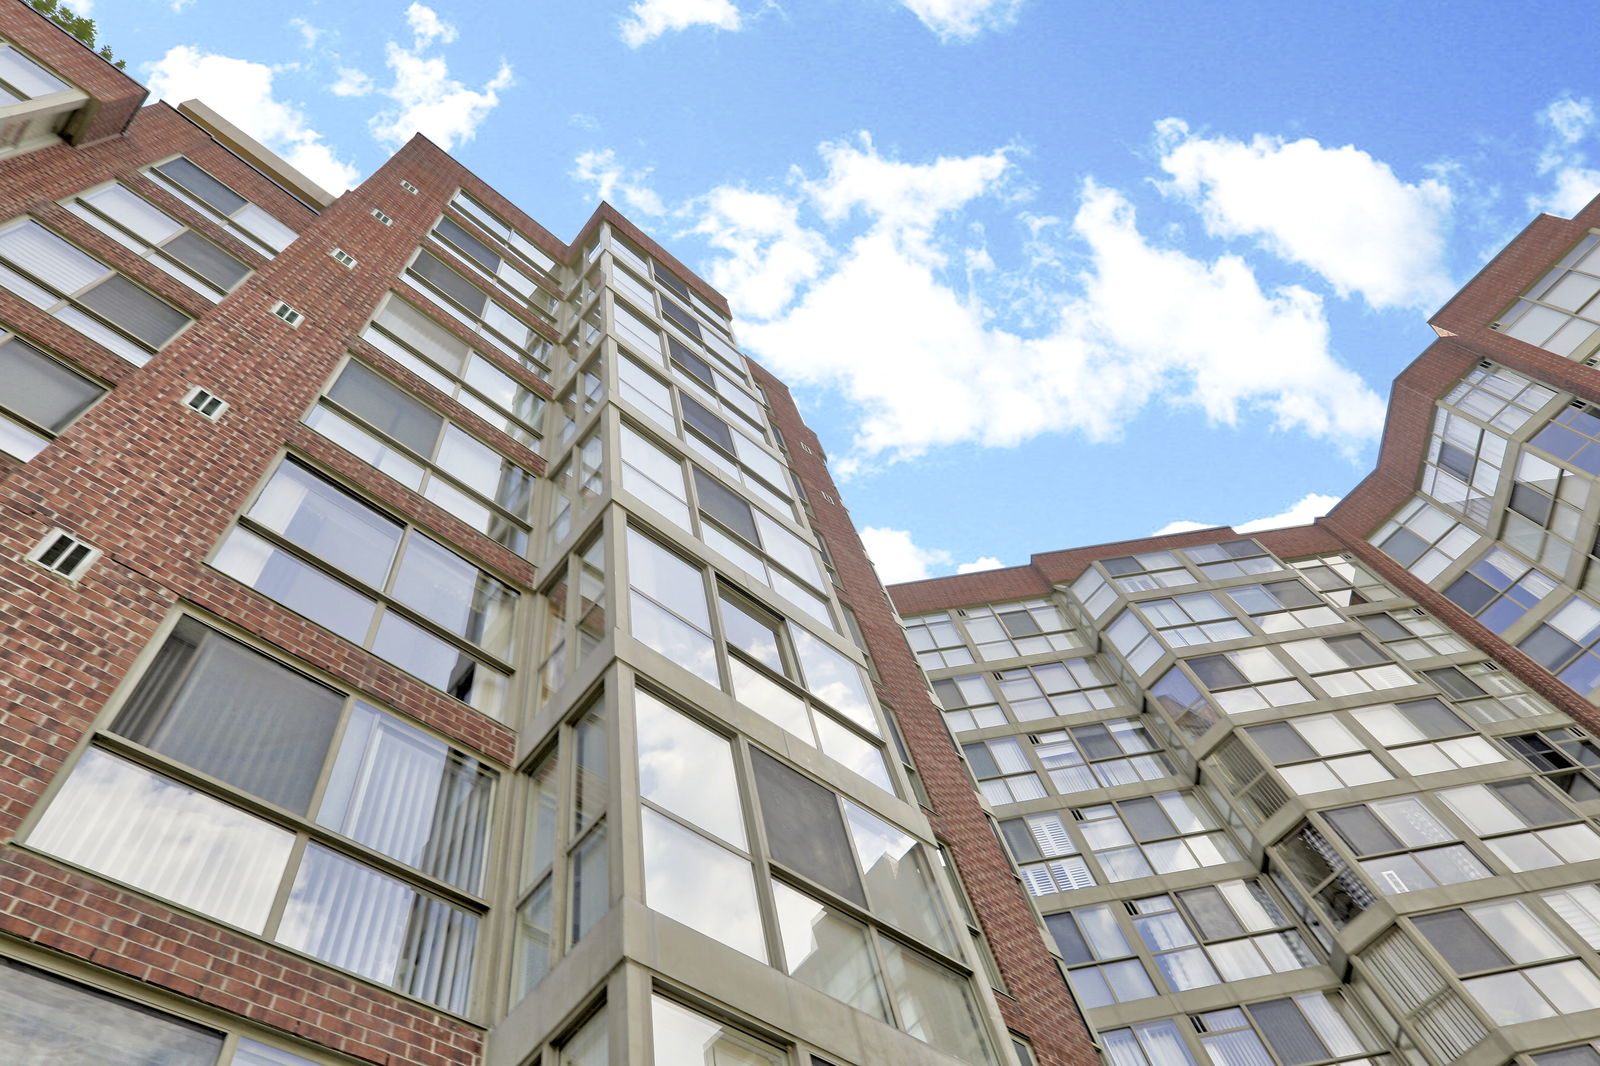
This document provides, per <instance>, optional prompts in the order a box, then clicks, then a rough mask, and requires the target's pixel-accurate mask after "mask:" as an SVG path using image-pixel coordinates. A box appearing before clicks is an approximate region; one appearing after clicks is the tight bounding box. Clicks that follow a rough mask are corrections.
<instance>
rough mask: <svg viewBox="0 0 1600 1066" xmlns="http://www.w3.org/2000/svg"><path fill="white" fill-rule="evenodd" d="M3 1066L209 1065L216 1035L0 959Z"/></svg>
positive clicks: (218, 1044) (217, 1048) (217, 1046)
mask: <svg viewBox="0 0 1600 1066" xmlns="http://www.w3.org/2000/svg"><path fill="white" fill-rule="evenodd" d="M0 1049H4V1051H3V1055H4V1061H5V1062H6V1063H7V1066H107V1064H109V1063H137V1064H139V1066H144V1064H147V1063H148V1064H151V1066H212V1064H213V1063H215V1062H216V1061H217V1056H218V1055H219V1054H221V1052H222V1034H221V1033H214V1032H212V1031H211V1030H209V1029H202V1028H200V1027H199V1026H198V1025H191V1024H190V1023H188V1022H184V1021H179V1020H178V1019H177V1018H172V1017H169V1016H167V1015H165V1014H159V1013H157V1012H155V1011H153V1010H149V1009H148V1008H145V1007H141V1006H137V1005H135V1004H133V1003H128V1002H126V1001H124V1000H122V999H117V998H114V997H112V996H108V995H106V994H104V993H102V992H96V991H94V990H92V989H88V988H85V987H83V986H82V985H79V984H76V983H74V982H71V981H64V980H61V979H60V978H58V977H52V976H50V975H49V974H46V973H42V972H40V971H38V970H35V969H33V968H32V967H30V966H22V965H19V964H17V963H14V962H10V961H8V960H5V959H0Z"/></svg>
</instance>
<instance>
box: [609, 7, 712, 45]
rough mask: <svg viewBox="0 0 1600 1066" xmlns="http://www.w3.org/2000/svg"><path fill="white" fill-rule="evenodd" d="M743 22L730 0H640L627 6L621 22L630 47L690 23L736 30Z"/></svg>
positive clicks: (624, 40) (620, 26)
mask: <svg viewBox="0 0 1600 1066" xmlns="http://www.w3.org/2000/svg"><path fill="white" fill-rule="evenodd" d="M741 25H742V21H741V18H740V15H739V9H738V8H737V7H734V6H733V4H732V3H731V2H730V0H638V2H637V3H635V4H634V5H633V6H632V7H631V8H629V9H628V17H627V18H625V19H623V20H622V21H621V22H620V23H618V27H619V28H620V29H621V31H622V40H623V43H624V44H626V45H627V46H628V47H629V48H638V47H639V46H640V45H642V44H646V43H647V42H649V41H653V40H655V39H656V38H657V37H660V36H661V35H662V34H664V33H667V32H668V31H676V30H686V29H688V28H689V27H691V26H711V27H714V28H716V29H719V30H729V31H736V30H738V29H739V28H740V27H741Z"/></svg>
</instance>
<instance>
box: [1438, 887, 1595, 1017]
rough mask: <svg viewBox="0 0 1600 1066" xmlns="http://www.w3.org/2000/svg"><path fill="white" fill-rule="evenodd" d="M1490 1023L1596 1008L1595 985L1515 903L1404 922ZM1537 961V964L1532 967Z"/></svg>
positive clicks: (1474, 907)
mask: <svg viewBox="0 0 1600 1066" xmlns="http://www.w3.org/2000/svg"><path fill="white" fill-rule="evenodd" d="M1412 922H1413V924H1415V925H1416V927H1417V929H1418V931H1419V932H1421V933H1422V935H1423V936H1424V937H1425V938H1426V939H1427V940H1428V942H1429V943H1430V944H1432V945H1433V947H1434V949H1435V950H1436V951H1438V952H1439V954H1440V955H1441V956H1442V957H1443V958H1444V960H1445V962H1446V963H1448V964H1449V965H1450V967H1451V969H1453V970H1454V971H1455V972H1456V973H1457V974H1458V975H1460V976H1461V977H1462V978H1463V980H1462V984H1463V985H1464V986H1466V989H1467V992H1468V994H1469V995H1471V996H1472V998H1473V999H1475V1000H1476V1001H1477V1003H1478V1006H1479V1007H1481V1008H1482V1009H1483V1010H1484V1011H1485V1012H1486V1013H1487V1014H1488V1015H1489V1018H1490V1020H1492V1021H1493V1022H1494V1023H1495V1024H1496V1025H1514V1024H1517V1023H1518V1022H1528V1021H1535V1020H1537V1019H1540V1018H1552V1017H1555V1016H1557V1015H1560V1014H1572V1013H1575V1012H1577V1011H1584V1010H1590V1009H1592V1008H1593V1007H1594V1006H1595V1004H1597V1003H1600V980H1597V979H1596V978H1595V975H1594V974H1593V973H1592V972H1591V971H1590V970H1589V968H1588V967H1587V966H1585V965H1584V964H1583V963H1582V962H1579V961H1578V960H1576V959H1571V960H1568V961H1565V962H1552V961H1551V960H1555V959H1560V958H1561V957H1562V956H1564V955H1570V954H1572V952H1571V951H1569V950H1568V949H1567V948H1566V947H1565V946H1564V945H1563V944H1562V943H1561V941H1560V940H1559V939H1557V937H1556V936H1555V935H1554V934H1553V933H1552V932H1551V931H1550V929H1549V928H1548V927H1547V926H1546V925H1545V924H1544V923H1543V922H1542V921H1540V920H1539V919H1538V918H1537V917H1535V916H1534V915H1533V913H1532V912H1531V911H1529V910H1528V908H1527V906H1526V905H1525V904H1524V903H1522V902H1521V901H1520V900H1501V901H1497V902H1492V903H1478V904H1474V905H1472V906H1470V907H1464V908H1461V909H1459V910H1453V911H1442V912H1439V913H1437V914H1426V915H1419V916H1417V917H1415V918H1413V919H1412ZM1533 964H1539V965H1533Z"/></svg>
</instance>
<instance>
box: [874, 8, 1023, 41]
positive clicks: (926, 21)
mask: <svg viewBox="0 0 1600 1066" xmlns="http://www.w3.org/2000/svg"><path fill="white" fill-rule="evenodd" d="M900 2H901V3H902V4H903V5H905V8H906V10H908V11H910V12H911V13H912V14H913V15H915V16H917V18H919V19H921V20H922V24H923V25H924V26H926V27H928V29H930V30H932V31H933V32H934V33H936V34H938V36H939V39H940V40H941V41H947V42H948V41H966V40H971V39H972V38H973V37H976V36H977V35H978V34H980V33H982V32H983V31H984V30H1003V29H1006V28H1008V27H1009V26H1011V25H1012V24H1013V23H1015V22H1016V21H1017V12H1018V10H1020V9H1021V7H1022V0H900Z"/></svg>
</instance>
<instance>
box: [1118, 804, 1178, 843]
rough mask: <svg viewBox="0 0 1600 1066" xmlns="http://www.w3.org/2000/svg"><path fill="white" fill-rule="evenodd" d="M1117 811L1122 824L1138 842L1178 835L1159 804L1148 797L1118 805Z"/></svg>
mask: <svg viewBox="0 0 1600 1066" xmlns="http://www.w3.org/2000/svg"><path fill="white" fill-rule="evenodd" d="M1117 809H1118V810H1119V811H1121V812H1122V820H1123V822H1124V823H1125V824H1126V825H1127V827H1128V829H1129V830H1131V831H1132V833H1133V835H1134V837H1135V838H1136V839H1138V840H1160V839H1161V838H1162V837H1170V836H1176V835H1177V834H1178V829H1177V827H1176V826H1174V825H1173V824H1172V819H1171V818H1168V817H1167V812H1166V811H1164V810H1162V809H1161V804H1159V803H1157V802H1156V801H1155V799H1153V798H1151V797H1149V796H1146V797H1143V798H1141V799H1134V800H1127V801H1125V802H1123V803H1119V804H1117Z"/></svg>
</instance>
